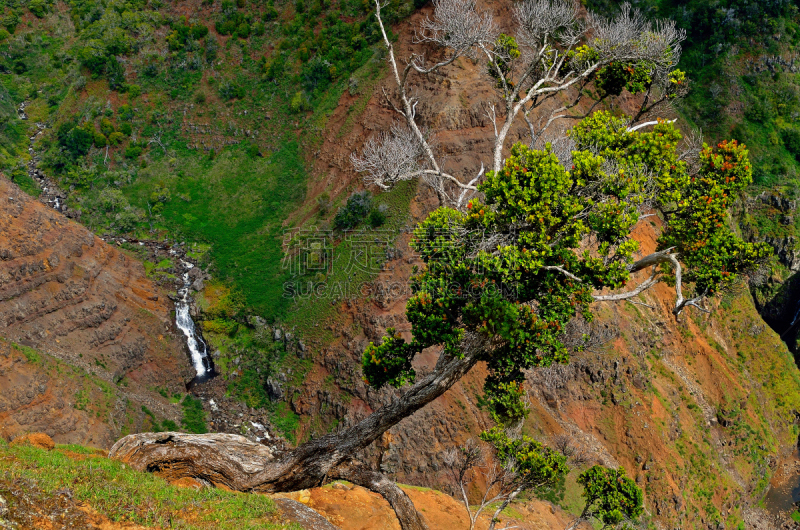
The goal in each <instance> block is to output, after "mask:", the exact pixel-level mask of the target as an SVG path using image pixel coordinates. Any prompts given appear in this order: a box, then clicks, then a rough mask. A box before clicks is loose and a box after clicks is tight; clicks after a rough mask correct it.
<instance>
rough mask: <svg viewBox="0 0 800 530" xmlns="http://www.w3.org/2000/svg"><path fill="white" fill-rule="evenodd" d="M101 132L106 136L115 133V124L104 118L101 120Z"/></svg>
mask: <svg viewBox="0 0 800 530" xmlns="http://www.w3.org/2000/svg"><path fill="white" fill-rule="evenodd" d="M100 132H101V133H103V134H105V135H106V136H108V135H110V134H111V133H113V132H114V124H113V123H111V120H109V119H108V118H103V119H101V120H100Z"/></svg>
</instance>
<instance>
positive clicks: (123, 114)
mask: <svg viewBox="0 0 800 530" xmlns="http://www.w3.org/2000/svg"><path fill="white" fill-rule="evenodd" d="M117 114H118V115H119V119H121V120H122V121H131V120H132V119H133V109H132V108H131V106H130V105H120V106H119V108H118V109H117Z"/></svg>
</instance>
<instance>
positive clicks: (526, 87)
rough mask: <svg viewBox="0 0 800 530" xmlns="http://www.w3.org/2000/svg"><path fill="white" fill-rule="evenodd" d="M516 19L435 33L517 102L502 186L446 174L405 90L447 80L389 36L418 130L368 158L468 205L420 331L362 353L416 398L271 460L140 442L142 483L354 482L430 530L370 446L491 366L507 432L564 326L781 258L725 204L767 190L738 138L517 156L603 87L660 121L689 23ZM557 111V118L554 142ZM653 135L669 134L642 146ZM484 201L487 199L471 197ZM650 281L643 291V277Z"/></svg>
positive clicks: (468, 10)
mask: <svg viewBox="0 0 800 530" xmlns="http://www.w3.org/2000/svg"><path fill="white" fill-rule="evenodd" d="M380 8H381V6H380V5H378V6H377V8H376V11H377V15H378V21H379V23H380ZM514 9H515V13H516V18H517V24H518V28H519V31H518V32H517V34H518V37H519V38H518V39H517V40H515V39H514V38H511V37H509V36H508V35H497V34H495V30H494V26H493V24H492V23H491V17H489V15H487V14H481V13H478V12H477V11H476V8H475V4H474V2H472V1H471V0H439V1H438V3H436V4H435V10H434V18H433V19H432V20H429V21H427V22H426V23H425V24H424V25H423V27H422V28H421V30H420V33H419V35H420V38H421V39H423V40H425V41H426V42H432V43H438V44H441V45H442V46H444V47H445V48H447V49H449V50H451V52H450V53H451V55H450V56H449V57H448V58H446V59H445V60H444V61H443V62H441V63H437V65H444V64H448V63H450V62H452V61H453V60H454V57H457V56H459V55H464V54H470V53H473V52H475V50H476V49H477V50H480V52H481V53H484V55H488V57H489V59H488V61H489V66H490V68H489V71H490V72H494V73H493V74H491V75H492V77H493V79H495V80H496V82H497V86H498V91H499V94H500V95H501V101H503V102H504V104H503V105H504V106H503V107H502V108H501V113H500V115H499V116H500V117H498V118H497V120H496V128H495V131H496V132H495V134H494V146H495V147H494V149H493V156H492V161H491V164H490V168H491V171H489V172H487V173H486V175H485V178H483V172H482V171H478V172H477V177H475V178H474V179H473V180H472V181H470V182H467V183H464V182H461V181H459V180H458V179H457V178H456V177H453V176H452V175H449V174H447V173H446V172H445V171H443V170H442V168H441V166H440V165H439V164H438V163H437V162H436V158H435V156H433V154H432V149H431V145H430V143H429V142H428V141H427V139H426V136H425V134H423V133H422V131H421V130H420V128H419V126H418V125H417V124H416V121H415V120H416V108H417V106H416V101H415V100H414V98H413V97H410V96H409V95H408V94H407V92H406V88H405V87H406V84H407V80H408V77H409V75H410V74H411V72H412V71H413V72H418V73H425V72H430V71H433V70H432V69H434V70H435V69H436V68H439V67H440V66H436V65H434V66H432V67H430V68H428V67H425V66H423V64H424V63H423V62H422V59H421V58H413V57H412V60H411V61H410V62H409V65H408V66H407V67H406V68H405V70H403V71H402V72H400V71H399V70H398V68H397V65H396V62H395V60H394V54H393V51H392V45H391V43H390V42H389V40H388V39H386V40H385V44H386V46H387V47H388V49H389V59H390V66H392V72H393V74H392V75H393V78H394V80H395V82H396V84H397V91H396V94H395V95H394V97H395V98H399V100H396V101H399V102H400V103H399V106H397V105H396V107H397V110H398V112H400V114H401V115H402V116H404V118H405V122H406V126H407V129H408V131H406V132H402V131H403V129H399V130H400V131H401V132H400V133H398V134H394V133H390V134H387V135H384V136H383V137H382V139H380V140H376V141H374V142H372V144H371V146H370V145H368V146H367V152H366V153H364V154H362V155H361V156H360V157H355V158H354V162H356V166H357V167H358V168H360V169H362V170H364V171H365V172H366V174H367V176H368V179H370V180H372V181H373V182H375V183H376V184H378V185H380V186H386V187H388V186H391V184H392V183H393V182H396V181H398V180H403V179H407V178H412V177H417V176H425V177H430V178H431V179H432V180H431V181H430V182H431V183H432V185H433V186H434V188H435V189H436V190H437V192H439V195H440V197H441V198H442V200H443V202H444V203H447V204H451V205H455V208H453V207H449V206H442V207H441V208H439V209H437V210H436V211H434V212H432V213H431V214H430V215H429V216H428V218H427V219H425V220H424V221H422V222H421V223H420V224H419V225H418V226H417V227H416V229H415V230H414V234H413V238H412V243H411V244H412V246H413V247H414V248H415V249H416V250H417V251H418V252H419V253H420V256H421V259H422V262H423V267H422V269H421V270H419V271H417V273H416V274H415V275H414V276H413V278H412V282H413V284H412V285H413V295H412V296H411V297H410V299H409V300H408V304H407V308H406V316H407V319H408V321H409V322H410V323H411V326H412V330H411V336H410V337H409V338H406V337H403V336H401V335H400V334H398V333H396V332H395V331H394V330H392V329H389V330H387V334H386V336H385V337H384V339H383V340H382V341H381V342H380V344H370V346H369V347H368V348H367V349H366V351H365V352H364V355H363V370H364V378H365V380H366V381H367V382H368V383H369V384H370V385H371V386H372V387H374V388H376V389H377V388H381V387H383V386H386V385H391V386H396V387H402V386H404V385H411V386H410V387H409V388H407V389H406V390H405V392H404V393H402V395H400V396H399V397H398V398H396V399H394V400H392V401H391V402H390V403H389V404H387V405H385V406H384V407H382V408H380V409H378V410H376V411H375V412H373V413H372V414H371V415H369V416H368V417H366V418H365V419H363V420H362V421H360V422H359V423H358V424H356V425H355V426H353V427H351V428H349V429H347V430H344V431H343V432H340V433H335V434H329V435H326V436H323V437H320V438H317V439H315V440H312V441H310V442H308V443H305V444H302V445H300V446H299V447H297V448H296V449H293V450H289V451H284V452H279V453H276V452H272V451H271V450H268V449H267V448H264V447H263V446H258V445H256V444H251V443H249V442H247V441H246V440H245V439H243V438H241V437H236V436H233V435H220V434H215V435H200V436H197V435H181V434H178V433H159V434H138V435H131V436H128V437H126V438H123V439H122V440H120V441H119V442H117V444H115V446H114V447H113V448H112V451H111V455H112V456H114V457H117V458H122V459H125V460H127V461H128V462H130V464H131V465H133V466H134V467H136V468H138V469H142V470H150V471H154V470H160V469H164V470H169V472H170V473H173V474H178V475H185V476H194V477H198V478H201V479H203V480H207V481H209V482H211V483H215V484H224V485H225V486H226V487H229V488H231V489H236V490H240V491H264V492H276V491H293V490H298V489H303V488H308V487H313V486H316V485H319V484H320V483H323V482H324V481H325V480H332V479H337V478H342V479H345V480H349V481H352V482H354V483H356V484H360V485H362V486H364V487H367V488H369V489H371V490H373V491H376V492H378V493H380V494H382V495H383V496H384V497H385V498H386V499H387V500H388V501H389V503H390V504H391V505H392V507H393V508H394V510H395V512H396V513H397V516H398V519H399V520H400V523H401V526H402V528H403V529H404V530H412V529H413V530H418V529H423V528H425V527H426V526H425V523H424V521H423V519H422V517H421V516H420V515H419V514H418V513H417V511H416V510H415V509H414V506H413V503H411V501H410V499H409V498H408V496H406V495H405V493H403V491H402V490H400V489H399V488H398V487H397V486H396V485H395V484H394V483H393V482H392V481H390V480H388V479H387V478H386V477H385V476H383V475H382V474H380V473H378V472H376V471H375V470H373V469H371V468H370V467H369V466H365V465H363V464H361V463H359V462H358V461H356V460H355V457H356V455H357V454H358V452H359V451H360V450H362V449H364V448H366V447H367V446H368V445H370V444H371V443H372V442H374V441H375V440H376V439H378V438H379V437H380V436H381V435H382V434H383V433H384V432H386V431H387V430H388V429H390V428H391V427H393V426H394V425H397V424H398V423H399V422H400V421H401V420H403V419H404V418H406V417H408V416H410V415H411V414H413V413H414V412H416V411H417V410H419V409H420V408H422V407H424V406H426V405H427V404H428V403H430V402H431V401H433V400H434V399H436V398H437V397H439V396H441V395H442V394H444V393H445V392H446V391H447V390H448V389H449V388H451V387H452V386H453V385H454V384H455V383H456V382H458V381H459V380H460V379H461V378H462V377H463V376H464V375H465V374H466V373H467V372H469V370H470V369H471V368H472V367H473V366H475V364H477V363H478V362H485V363H486V365H487V367H488V369H489V376H488V378H487V380H486V383H485V392H486V394H487V396H488V398H489V402H490V405H491V408H492V411H493V414H494V415H495V417H497V418H500V419H508V420H509V421H513V420H516V419H519V418H520V417H521V416H523V415H524V414H525V412H526V411H525V406H524V404H523V403H522V401H521V400H520V398H521V396H522V395H524V391H523V389H522V383H523V381H524V374H525V371H526V370H529V369H532V368H535V367H539V366H548V365H550V364H552V363H556V362H558V363H565V362H568V361H569V354H570V352H569V351H568V348H567V346H566V345H565V342H564V331H565V326H566V325H567V323H568V322H569V321H570V320H571V319H572V318H574V317H575V316H576V315H578V314H581V315H583V317H584V318H586V319H587V320H590V319H591V316H592V311H591V309H592V304H593V303H595V302H597V301H618V300H626V299H630V298H633V297H635V296H638V295H639V294H641V293H642V292H644V291H645V290H646V289H648V288H650V287H652V286H653V285H655V284H656V283H657V282H658V281H661V280H667V281H669V282H670V283H672V284H673V285H674V286H675V293H676V301H675V305H674V307H673V312H674V313H675V314H676V315H677V314H680V313H681V312H682V311H683V310H684V309H685V308H686V307H687V306H695V307H700V301H701V300H702V298H703V297H704V296H708V295H711V294H714V293H716V292H718V291H719V290H720V289H723V288H725V287H726V286H728V285H730V284H731V283H732V282H734V281H735V278H736V275H737V274H739V273H741V272H742V271H745V270H747V269H749V268H751V267H753V266H754V265H756V264H757V263H758V262H759V261H760V260H762V259H764V258H765V257H766V256H767V254H768V251H767V247H766V246H765V245H753V244H748V243H745V242H744V241H742V240H741V239H740V238H738V237H737V236H736V235H735V234H734V233H733V232H731V230H730V229H729V227H728V225H727V224H726V215H727V209H728V206H729V205H730V203H731V201H732V200H733V199H734V197H735V196H736V195H737V194H739V193H740V192H741V190H742V189H743V188H744V187H745V186H747V184H748V183H749V182H750V181H751V167H750V162H749V159H748V154H747V150H746V149H745V147H744V146H742V145H739V144H737V143H736V142H725V143H721V144H719V145H718V146H717V148H716V149H712V148H710V147H704V148H703V149H702V151H700V152H699V154H698V156H697V157H696V160H693V161H692V163H691V164H690V163H687V161H686V160H684V159H683V155H681V154H679V152H678V150H677V145H678V142H679V141H680V140H681V135H680V134H679V132H678V131H677V130H676V129H675V127H674V126H673V125H672V124H671V123H668V122H664V121H657V122H652V123H649V124H648V123H641V124H634V123H632V122H631V120H629V119H625V118H617V117H614V116H611V115H610V114H608V113H603V112H598V113H595V114H593V115H591V116H589V117H587V118H586V119H584V120H583V121H581V122H580V123H579V124H578V125H577V126H576V127H575V128H574V129H573V130H572V131H571V133H570V135H569V137H568V138H567V139H566V140H564V141H561V142H560V143H559V144H558V149H555V148H554V147H553V146H552V145H546V146H544V147H543V148H542V149H533V148H531V147H530V146H528V145H524V144H516V145H514V146H513V147H512V148H511V150H510V153H509V152H508V151H507V146H506V139H507V137H508V132H509V130H510V127H511V124H512V123H513V122H514V121H515V120H517V119H525V120H526V121H528V122H529V123H530V124H532V123H533V122H532V121H531V118H532V117H531V115H530V112H531V107H533V108H535V107H536V105H538V104H539V103H541V102H542V101H543V100H547V99H549V98H552V97H554V95H555V94H557V93H559V92H564V91H565V90H567V89H569V88H571V87H575V88H580V87H583V86H585V85H586V84H588V83H594V85H595V88H596V91H600V90H602V91H604V92H605V93H609V94H613V93H615V92H618V91H621V90H623V89H627V90H629V91H636V92H643V94H644V95H643V99H644V101H645V105H644V106H643V110H642V111H641V112H639V113H637V114H640V116H639V117H641V116H644V115H646V113H647V111H648V109H650V110H652V109H653V104H654V103H648V101H650V102H653V101H656V102H663V101H668V99H669V98H670V97H671V96H672V95H675V94H676V90H679V88H680V87H681V86H683V85H684V83H685V80H684V79H683V77H682V74H680V73H679V72H677V71H674V70H670V68H671V67H672V66H674V65H675V64H676V63H677V60H678V52H679V47H678V42H679V41H680V39H681V38H682V35H681V34H679V33H678V32H677V31H676V30H675V29H674V25H672V24H660V25H656V26H652V25H650V24H648V23H646V22H645V21H644V20H643V19H642V17H641V16H640V15H639V14H638V13H636V12H634V11H631V10H630V8H629V7H625V8H624V9H623V11H622V13H621V14H620V16H619V17H618V18H616V19H614V20H610V21H609V20H605V19H601V18H599V17H595V16H593V15H588V16H587V17H584V18H580V17H579V15H578V11H577V8H576V6H574V5H572V4H570V3H568V2H564V1H561V0H522V1H521V2H519V3H517V4H516V7H515V8H514ZM381 27H382V24H381ZM475 53H477V52H475ZM675 87H678V88H675ZM389 97H390V98H391V97H392V96H389ZM580 97H581V96H577V98H580ZM390 101H392V100H391V99H390ZM573 101H574V99H573ZM567 107H569V106H567ZM559 108H560V107H559ZM568 110H569V108H567V109H565V110H564V111H561V112H566V111H568ZM502 112H505V115H504V117H503V115H502ZM559 115H560V114H558V113H556V114H552V115H550V117H548V118H547V120H546V121H545V122H544V125H543V127H542V128H544V127H546V125H547V123H552V122H551V121H550V120H551V119H552V118H555V117H557V116H559ZM644 125H650V126H653V129H652V130H651V131H650V132H643V131H644V130H645V129H644V127H643V126H644ZM409 131H410V132H409ZM530 132H531V135H532V136H534V137H537V136H538V135H540V134H541V128H539V129H536V128H534V127H533V126H531V127H530ZM409 138H410V139H409ZM409 153H410V155H409ZM415 153H416V154H415ZM420 153H421V154H420ZM506 154H508V157H507V158H506V159H505V161H503V156H504V155H506ZM420 157H425V158H424V159H423V160H422V161H420ZM398 168H400V169H402V171H399V169H398ZM481 178H483V180H482V181H480V179H481ZM479 181H480V182H479ZM453 190H455V192H453ZM472 192H477V193H478V194H480V196H478V195H474V196H471V197H470V196H469V194H470V193H472ZM451 196H452V197H453V200H452V202H448V197H451ZM652 207H655V208H657V209H659V210H660V211H661V212H662V214H663V217H664V227H663V229H662V232H661V234H660V235H659V239H658V245H659V250H658V251H656V252H654V253H652V254H650V255H648V256H644V257H641V258H639V259H636V258H635V256H636V253H637V251H638V250H639V244H638V243H637V241H635V240H634V239H632V238H631V232H632V230H633V229H634V227H635V226H636V224H637V223H638V222H639V221H640V219H641V217H642V211H644V210H646V209H649V208H652ZM687 266H688V272H684V268H685V267H687ZM646 269H647V270H649V274H648V275H646V276H645V278H643V279H642V278H637V277H636V274H637V273H638V272H639V271H643V270H646ZM629 284H635V285H629ZM689 289H691V290H692V291H693V292H692V294H691V295H689V296H685V291H687V290H689ZM426 348H438V351H439V357H438V360H437V362H436V364H435V366H434V367H433V369H432V370H431V371H430V372H429V373H427V374H426V375H425V376H423V377H420V378H419V379H418V378H417V377H416V374H415V372H414V369H413V368H412V360H413V359H414V357H415V356H416V355H417V354H418V353H420V352H421V351H422V350H423V349H426Z"/></svg>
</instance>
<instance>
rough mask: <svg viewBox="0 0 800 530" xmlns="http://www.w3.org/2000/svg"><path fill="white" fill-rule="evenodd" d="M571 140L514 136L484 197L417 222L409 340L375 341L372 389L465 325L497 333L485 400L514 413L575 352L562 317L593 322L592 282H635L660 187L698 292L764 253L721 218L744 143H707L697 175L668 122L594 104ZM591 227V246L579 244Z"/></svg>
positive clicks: (366, 364) (455, 337) (672, 233)
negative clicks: (553, 146) (528, 383)
mask: <svg viewBox="0 0 800 530" xmlns="http://www.w3.org/2000/svg"><path fill="white" fill-rule="evenodd" d="M571 137H572V138H573V139H574V141H575V142H576V148H575V150H574V151H573V152H572V165H571V167H565V166H564V165H563V164H562V162H561V161H560V160H559V159H558V157H556V155H555V154H554V153H553V152H552V151H551V150H550V147H549V146H548V147H547V148H546V149H545V150H543V151H539V150H533V149H530V148H528V147H527V146H524V145H521V144H517V145H514V146H513V147H512V149H511V153H510V156H509V157H508V158H507V159H506V162H505V164H504V167H503V169H502V170H501V171H499V172H497V173H494V172H490V173H488V174H487V176H486V179H485V180H484V182H483V183H482V184H481V185H480V187H479V190H480V191H482V192H483V194H484V197H485V202H481V201H480V200H477V199H473V200H472V201H470V202H469V203H468V205H467V212H466V213H462V212H459V211H456V210H453V209H450V208H446V207H443V208H439V209H438V210H436V211H434V212H433V213H431V214H430V215H429V216H428V217H427V219H425V220H424V221H422V222H421V223H419V224H418V225H417V227H416V228H415V230H414V233H413V238H412V241H411V244H412V246H413V248H414V249H415V250H416V251H417V252H419V254H420V257H421V259H422V261H423V262H424V264H425V267H424V269H422V270H421V271H418V272H417V273H416V274H415V276H414V277H413V278H412V289H413V295H412V296H411V298H410V299H409V300H408V303H407V305H406V317H407V318H408V321H409V322H410V323H411V325H412V339H411V341H406V340H404V339H403V338H402V337H400V336H399V335H397V334H395V333H393V332H392V333H390V334H389V335H388V336H387V337H385V338H384V340H383V342H382V343H381V344H374V343H371V344H370V345H369V346H368V348H367V349H366V351H365V353H364V357H363V369H364V376H365V380H366V381H367V382H368V383H369V384H370V385H372V386H375V387H378V388H379V387H381V386H383V385H386V384H390V385H394V386H400V385H402V384H405V383H407V382H410V381H413V378H414V372H413V369H412V368H411V360H412V359H413V358H414V356H415V355H416V354H417V353H419V352H421V351H422V350H423V349H425V348H428V347H430V346H433V345H441V346H443V347H444V352H445V355H451V356H461V355H462V351H461V349H460V345H461V340H462V338H463V337H464V334H465V333H467V332H469V333H474V334H480V335H483V336H485V337H487V338H489V339H490V340H491V341H492V348H491V349H489V351H486V352H484V353H483V354H482V357H481V359H482V360H484V361H485V362H486V363H487V367H488V369H489V376H488V377H487V379H486V383H485V385H484V390H485V392H486V393H487V396H488V399H487V401H488V402H489V403H490V404H491V405H492V407H491V408H492V410H493V414H494V415H495V417H496V418H497V419H499V420H501V421H514V420H516V419H519V418H520V417H521V416H523V415H524V414H525V409H524V407H523V406H521V403H520V398H521V396H522V394H523V393H522V391H521V388H520V386H519V383H520V382H521V381H522V380H523V379H524V371H525V370H527V369H530V368H533V367H537V366H548V365H550V364H552V363H565V362H568V360H569V352H568V351H567V348H566V346H565V345H564V343H563V340H562V333H563V331H564V328H565V326H566V325H567V323H568V322H569V321H570V320H571V319H572V318H574V317H575V316H576V315H578V314H582V315H583V316H584V318H586V319H587V320H591V318H592V314H591V311H590V304H591V303H592V301H593V298H592V293H593V292H595V291H598V290H601V289H604V288H611V289H621V288H623V287H624V286H625V285H626V284H627V282H628V280H629V277H630V273H629V270H628V266H629V265H630V264H631V263H632V262H633V253H634V252H635V251H637V250H638V248H639V245H638V243H637V242H636V241H635V240H633V239H632V238H631V231H632V230H633V228H634V226H635V225H636V223H637V222H638V221H639V207H640V206H641V205H642V204H643V203H644V202H645V201H648V200H652V199H653V194H654V191H653V189H652V188H653V186H655V200H656V202H657V204H658V205H659V206H661V207H662V209H663V210H664V211H665V212H666V216H667V227H666V228H665V229H664V231H663V233H662V235H661V237H660V239H659V245H660V247H661V248H666V247H675V249H676V251H677V252H678V253H679V255H680V256H681V259H682V261H683V262H684V263H685V264H686V265H689V266H690V267H691V268H690V270H689V272H688V273H687V274H686V277H685V279H686V280H688V281H690V282H695V283H696V286H695V289H697V290H699V291H700V292H701V293H702V292H708V293H713V292H716V291H718V290H719V289H721V288H723V287H725V286H727V285H729V284H730V282H732V281H733V279H734V277H735V275H736V274H737V273H738V272H741V271H742V270H746V269H747V268H749V267H752V266H753V265H754V264H756V263H757V262H759V260H762V259H763V258H764V257H766V256H767V255H768V252H767V248H766V247H765V246H764V245H752V244H747V243H744V242H743V241H742V240H741V239H740V238H738V237H737V236H736V235H735V234H733V233H732V232H731V230H730V229H729V228H728V227H727V225H726V224H725V223H724V222H722V221H723V220H724V219H723V216H724V215H726V212H727V208H728V206H729V205H730V200H732V199H731V197H732V196H733V195H734V194H736V193H737V192H739V191H741V189H742V187H743V186H745V185H746V184H747V182H748V181H749V178H750V164H749V161H748V159H747V151H746V150H745V149H744V148H743V147H742V146H740V145H738V144H735V143H730V144H721V145H720V147H719V152H714V151H713V150H711V149H706V150H704V152H703V155H702V160H703V163H702V164H701V168H700V171H699V173H697V175H690V173H689V170H688V167H687V165H686V164H685V163H684V162H682V161H679V160H678V155H677V151H676V145H677V142H678V140H679V139H680V134H679V132H678V131H677V130H676V129H675V128H674V127H673V125H672V124H668V123H662V124H659V125H658V126H656V127H655V128H654V130H653V131H651V132H638V131H628V129H627V126H626V120H625V118H624V117H623V118H616V117H613V116H612V115H610V114H608V113H604V112H598V113H595V114H594V115H593V116H592V117H590V118H589V119H587V120H584V121H583V122H582V123H581V124H579V125H578V126H576V127H575V129H574V130H573V131H572V132H571ZM709 199H710V200H709ZM698 201H702V202H701V203H698ZM589 237H591V238H592V241H593V247H592V249H591V250H590V249H587V248H586V247H585V246H584V245H583V243H582V242H583V241H585V240H586V239H587V238H589Z"/></svg>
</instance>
